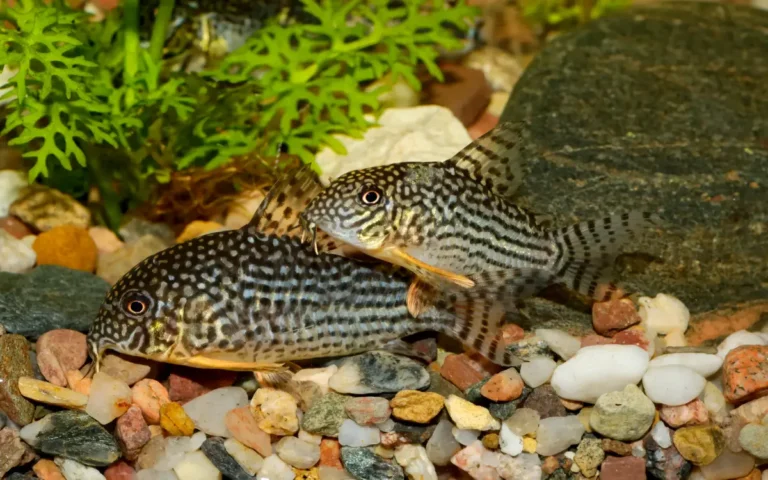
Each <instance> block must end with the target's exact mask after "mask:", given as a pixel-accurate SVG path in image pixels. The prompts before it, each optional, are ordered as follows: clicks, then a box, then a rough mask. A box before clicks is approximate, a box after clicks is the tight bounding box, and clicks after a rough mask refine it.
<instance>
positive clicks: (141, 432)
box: [115, 405, 152, 460]
mask: <svg viewBox="0 0 768 480" xmlns="http://www.w3.org/2000/svg"><path fill="white" fill-rule="evenodd" d="M115 437H117V441H118V443H119V444H120V449H121V450H122V451H123V457H125V459H126V460H136V458H138V456H139V453H140V452H141V447H143V446H144V445H145V444H146V443H147V442H148V441H149V439H150V438H152V434H151V433H150V431H149V427H147V422H145V421H144V416H143V415H142V413H141V409H140V408H139V407H137V406H136V405H133V406H132V407H131V408H129V409H128V411H127V412H125V413H124V414H123V415H122V416H121V417H120V418H118V419H117V424H116V425H115Z"/></svg>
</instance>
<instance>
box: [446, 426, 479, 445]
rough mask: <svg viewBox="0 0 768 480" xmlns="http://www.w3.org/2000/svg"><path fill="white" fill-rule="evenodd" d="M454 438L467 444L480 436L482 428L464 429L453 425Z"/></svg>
mask: <svg viewBox="0 0 768 480" xmlns="http://www.w3.org/2000/svg"><path fill="white" fill-rule="evenodd" d="M451 433H452V434H453V438H455V439H456V441H457V442H459V443H460V444H462V445H464V446H467V445H470V444H472V443H474V442H475V440H477V439H478V438H479V437H480V430H464V429H461V428H457V427H453V428H452V429H451Z"/></svg>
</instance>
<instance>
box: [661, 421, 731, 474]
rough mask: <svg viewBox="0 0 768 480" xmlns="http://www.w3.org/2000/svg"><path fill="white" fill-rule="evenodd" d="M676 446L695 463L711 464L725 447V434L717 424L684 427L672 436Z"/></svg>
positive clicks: (686, 457) (681, 453)
mask: <svg viewBox="0 0 768 480" xmlns="http://www.w3.org/2000/svg"><path fill="white" fill-rule="evenodd" d="M672 441H673V442H674V444H675V447H676V448H677V450H678V451H679V452H680V455H682V456H683V458H685V459H686V460H689V461H691V462H692V463H693V464H695V465H709V464H710V463H712V462H713V461H714V460H715V459H716V458H717V456H718V455H720V453H722V451H723V449H724V448H725V435H723V431H722V430H721V429H720V427H717V426H715V425H699V426H695V427H683V428H681V429H679V430H677V431H675V435H674V436H673V437H672Z"/></svg>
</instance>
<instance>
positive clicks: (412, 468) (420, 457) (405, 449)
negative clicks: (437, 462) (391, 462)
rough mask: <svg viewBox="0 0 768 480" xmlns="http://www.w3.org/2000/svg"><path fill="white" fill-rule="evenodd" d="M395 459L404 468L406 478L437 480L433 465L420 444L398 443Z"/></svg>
mask: <svg viewBox="0 0 768 480" xmlns="http://www.w3.org/2000/svg"><path fill="white" fill-rule="evenodd" d="M395 460H397V463H398V464H400V466H401V467H403V469H405V474H406V475H407V476H408V478H413V479H419V480H437V472H436V471H435V466H434V465H432V462H430V461H429V458H428V457H427V451H426V450H425V449H424V447H422V446H421V445H400V446H399V447H397V448H396V449H395Z"/></svg>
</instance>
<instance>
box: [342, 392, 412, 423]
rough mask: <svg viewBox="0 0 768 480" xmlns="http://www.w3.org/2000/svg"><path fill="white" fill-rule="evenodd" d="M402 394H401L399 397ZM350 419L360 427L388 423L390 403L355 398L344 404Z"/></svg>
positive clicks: (379, 398)
mask: <svg viewBox="0 0 768 480" xmlns="http://www.w3.org/2000/svg"><path fill="white" fill-rule="evenodd" d="M400 393H402V392H399V393H398V395H399V394H400ZM419 393H421V392H419ZM344 410H345V411H346V412H347V415H348V416H349V418H351V419H352V420H354V421H355V422H357V423H358V424H359V425H376V424H378V423H382V422H384V421H386V420H387V419H388V418H389V416H390V415H391V414H392V410H391V409H390V408H389V402H388V401H387V399H386V398H381V397H353V398H350V399H349V400H347V403H345V404H344Z"/></svg>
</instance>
